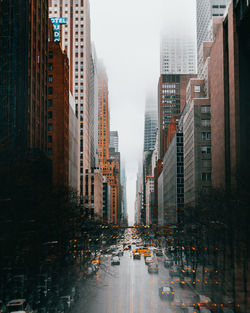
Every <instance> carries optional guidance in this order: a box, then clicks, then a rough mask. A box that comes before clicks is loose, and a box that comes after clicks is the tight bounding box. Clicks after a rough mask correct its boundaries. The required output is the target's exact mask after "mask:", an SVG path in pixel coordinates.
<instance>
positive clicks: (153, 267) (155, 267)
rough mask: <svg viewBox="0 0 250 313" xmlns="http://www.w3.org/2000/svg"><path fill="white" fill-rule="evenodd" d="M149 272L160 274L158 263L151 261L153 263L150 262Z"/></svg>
mask: <svg viewBox="0 0 250 313" xmlns="http://www.w3.org/2000/svg"><path fill="white" fill-rule="evenodd" d="M148 272H149V273H150V274H153V273H156V274H158V273H159V267H158V264H157V263H151V264H149V266H148Z"/></svg>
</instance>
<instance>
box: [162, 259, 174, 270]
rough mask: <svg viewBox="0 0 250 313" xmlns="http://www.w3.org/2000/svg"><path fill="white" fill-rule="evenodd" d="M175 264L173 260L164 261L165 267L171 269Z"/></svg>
mask: <svg viewBox="0 0 250 313" xmlns="http://www.w3.org/2000/svg"><path fill="white" fill-rule="evenodd" d="M173 264H174V262H173V261H172V260H171V259H165V260H164V267H166V268H169V267H171V266H173Z"/></svg>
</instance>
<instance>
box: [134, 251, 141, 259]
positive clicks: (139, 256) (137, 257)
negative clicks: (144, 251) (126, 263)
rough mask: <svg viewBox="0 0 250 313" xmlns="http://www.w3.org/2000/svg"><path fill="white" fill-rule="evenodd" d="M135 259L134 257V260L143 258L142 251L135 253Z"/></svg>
mask: <svg viewBox="0 0 250 313" xmlns="http://www.w3.org/2000/svg"><path fill="white" fill-rule="evenodd" d="M133 259H134V260H140V259H141V255H140V253H138V252H135V253H134V254H133Z"/></svg>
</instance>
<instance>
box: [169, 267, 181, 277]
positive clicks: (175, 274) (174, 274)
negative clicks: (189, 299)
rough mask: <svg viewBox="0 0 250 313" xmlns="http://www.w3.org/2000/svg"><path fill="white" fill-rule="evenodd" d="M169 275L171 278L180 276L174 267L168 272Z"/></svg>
mask: <svg viewBox="0 0 250 313" xmlns="http://www.w3.org/2000/svg"><path fill="white" fill-rule="evenodd" d="M169 275H170V276H171V277H174V276H180V273H179V271H178V268H177V267H176V266H173V267H172V268H171V269H170V271H169Z"/></svg>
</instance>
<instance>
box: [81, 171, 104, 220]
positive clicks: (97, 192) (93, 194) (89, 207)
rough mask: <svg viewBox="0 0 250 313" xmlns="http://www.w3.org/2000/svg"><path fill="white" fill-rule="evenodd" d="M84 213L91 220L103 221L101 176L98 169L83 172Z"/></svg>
mask: <svg viewBox="0 0 250 313" xmlns="http://www.w3.org/2000/svg"><path fill="white" fill-rule="evenodd" d="M85 188H86V190H85V195H86V196H85V214H86V217H87V218H90V219H92V220H98V221H101V222H102V221H103V177H102V173H101V171H100V169H96V168H92V169H91V171H90V172H89V171H88V170H86V174H85Z"/></svg>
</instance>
